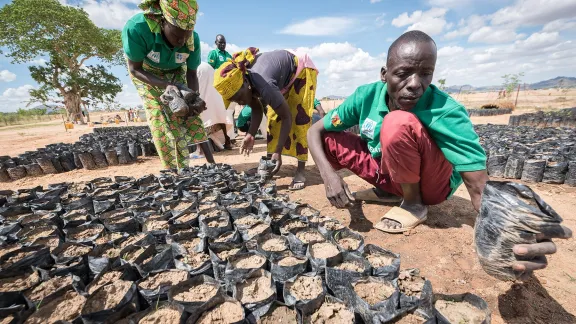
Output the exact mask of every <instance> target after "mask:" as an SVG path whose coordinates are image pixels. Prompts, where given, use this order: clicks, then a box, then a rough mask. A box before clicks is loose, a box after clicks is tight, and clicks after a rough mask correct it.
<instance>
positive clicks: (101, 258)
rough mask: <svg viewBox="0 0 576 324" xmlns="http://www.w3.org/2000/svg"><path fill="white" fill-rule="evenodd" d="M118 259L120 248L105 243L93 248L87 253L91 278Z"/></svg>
mask: <svg viewBox="0 0 576 324" xmlns="http://www.w3.org/2000/svg"><path fill="white" fill-rule="evenodd" d="M119 257H120V248H118V247H115V246H114V245H113V244H111V243H106V244H102V245H98V246H96V247H94V249H93V250H92V251H90V253H88V259H87V262H88V267H89V268H90V273H91V274H92V276H94V277H95V276H97V275H98V274H100V272H102V271H104V269H106V268H107V267H108V265H110V264H114V262H115V261H116V260H118V258H119Z"/></svg>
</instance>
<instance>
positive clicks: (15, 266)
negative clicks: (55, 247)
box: [0, 246, 54, 272]
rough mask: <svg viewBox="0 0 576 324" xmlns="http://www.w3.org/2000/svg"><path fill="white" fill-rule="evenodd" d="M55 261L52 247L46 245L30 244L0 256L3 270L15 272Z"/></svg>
mask: <svg viewBox="0 0 576 324" xmlns="http://www.w3.org/2000/svg"><path fill="white" fill-rule="evenodd" d="M53 263H54V260H52V258H51V257H50V249H49V248H47V247H44V246H28V247H23V248H20V249H18V250H14V251H12V252H9V253H6V254H4V255H3V256H2V257H0V267H1V269H2V272H4V271H6V272H13V271H18V270H21V269H26V268H29V267H30V266H35V267H39V268H44V267H48V266H50V265H51V264H53Z"/></svg>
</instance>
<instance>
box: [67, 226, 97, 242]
mask: <svg viewBox="0 0 576 324" xmlns="http://www.w3.org/2000/svg"><path fill="white" fill-rule="evenodd" d="M100 232H102V229H101V228H95V227H94V228H85V229H83V230H81V231H80V232H77V233H73V234H72V235H70V234H71V233H69V234H68V235H69V236H71V238H72V239H74V240H79V239H85V238H88V237H91V236H94V235H96V234H98V233H100Z"/></svg>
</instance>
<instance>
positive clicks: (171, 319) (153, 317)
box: [138, 306, 182, 324]
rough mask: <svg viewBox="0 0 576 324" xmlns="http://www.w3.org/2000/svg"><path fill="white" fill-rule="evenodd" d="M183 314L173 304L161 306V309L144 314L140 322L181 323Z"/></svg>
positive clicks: (141, 323) (142, 323)
mask: <svg viewBox="0 0 576 324" xmlns="http://www.w3.org/2000/svg"><path fill="white" fill-rule="evenodd" d="M181 317H182V315H181V314H180V311H179V310H178V309H177V308H176V307H173V306H166V307H161V308H160V309H158V310H156V311H153V312H151V313H149V314H148V315H146V316H144V317H143V318H142V319H140V321H139V322H138V323H139V324H164V323H167V324H170V323H180V318H181Z"/></svg>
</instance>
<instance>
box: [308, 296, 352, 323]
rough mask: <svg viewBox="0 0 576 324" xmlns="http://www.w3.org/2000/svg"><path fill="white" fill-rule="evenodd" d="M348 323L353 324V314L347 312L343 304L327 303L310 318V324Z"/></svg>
mask: <svg viewBox="0 0 576 324" xmlns="http://www.w3.org/2000/svg"><path fill="white" fill-rule="evenodd" d="M348 323H350V324H352V323H354V313H353V312H351V311H350V310H348V309H347V308H346V306H345V305H344V304H341V303H329V302H327V301H325V302H324V303H323V304H322V306H320V308H319V309H318V310H317V311H316V312H315V313H314V314H312V316H311V318H310V324H348Z"/></svg>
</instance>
